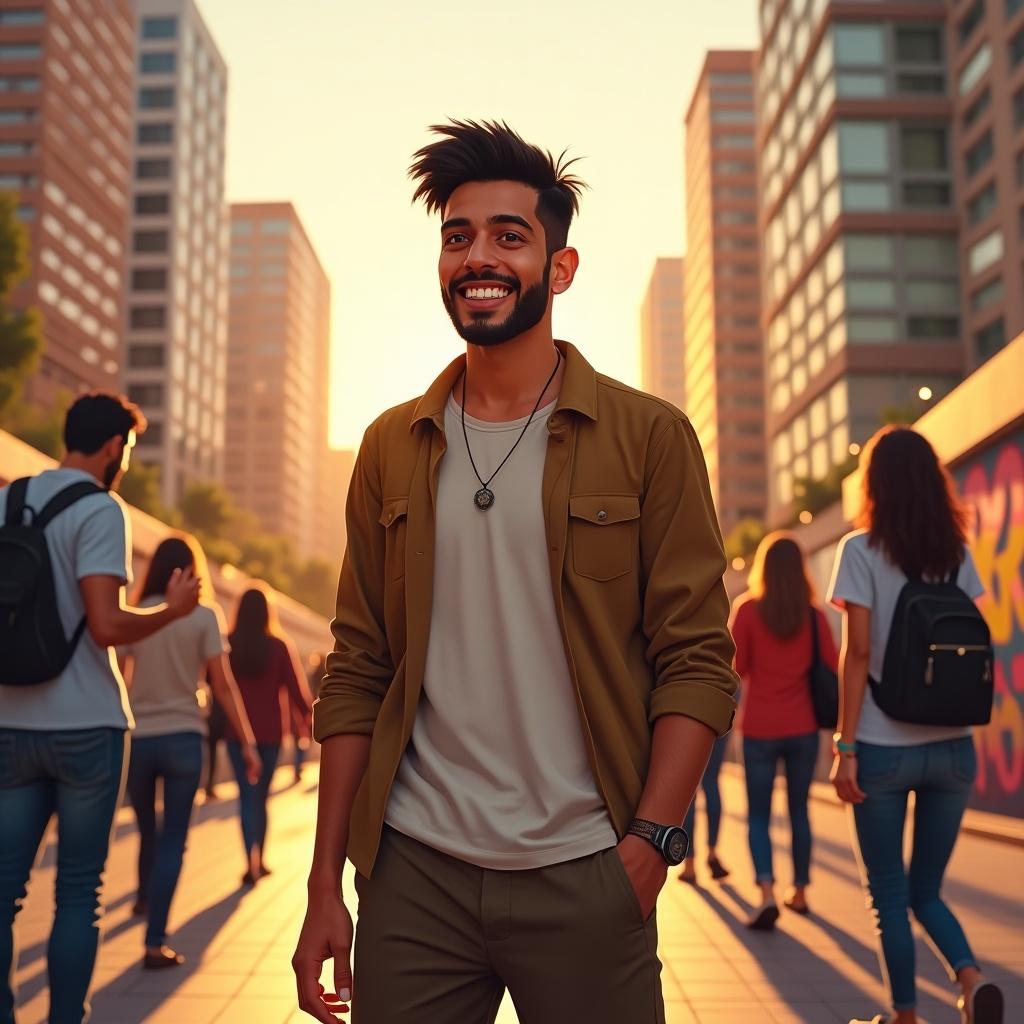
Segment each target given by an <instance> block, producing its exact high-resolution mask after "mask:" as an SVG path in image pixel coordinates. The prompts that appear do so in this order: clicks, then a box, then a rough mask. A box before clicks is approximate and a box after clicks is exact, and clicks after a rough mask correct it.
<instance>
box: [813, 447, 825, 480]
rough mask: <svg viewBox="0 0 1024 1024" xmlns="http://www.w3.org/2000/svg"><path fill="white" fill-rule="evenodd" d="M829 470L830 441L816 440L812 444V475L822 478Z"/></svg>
mask: <svg viewBox="0 0 1024 1024" xmlns="http://www.w3.org/2000/svg"><path fill="white" fill-rule="evenodd" d="M828 470H829V465H828V442H827V441H815V442H814V444H813V445H811V476H813V477H814V479H815V480H820V479H821V478H822V477H823V476H824V475H825V474H826V473H827V472H828Z"/></svg>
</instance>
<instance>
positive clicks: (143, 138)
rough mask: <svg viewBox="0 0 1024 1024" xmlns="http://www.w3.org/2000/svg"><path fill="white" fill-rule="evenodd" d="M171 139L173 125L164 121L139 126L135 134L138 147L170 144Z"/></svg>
mask: <svg viewBox="0 0 1024 1024" xmlns="http://www.w3.org/2000/svg"><path fill="white" fill-rule="evenodd" d="M173 137H174V125H173V124H170V123H168V122H164V121H159V122H154V123H150V124H140V125H139V126H138V128H137V129H136V132H135V138H136V139H137V141H138V143H139V145H140V146H146V145H156V144H159V143H165V142H170V141H172V139H173Z"/></svg>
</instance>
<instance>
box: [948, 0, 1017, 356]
mask: <svg viewBox="0 0 1024 1024" xmlns="http://www.w3.org/2000/svg"><path fill="white" fill-rule="evenodd" d="M947 6H948V8H949V11H950V16H949V24H948V32H947V35H946V40H947V48H948V51H949V66H950V79H951V81H950V86H951V89H950V92H951V94H952V96H953V103H954V117H953V150H954V153H955V154H956V157H955V160H954V163H953V167H954V171H955V178H956V185H957V195H958V199H959V203H958V205H959V210H960V224H961V230H962V237H961V246H960V274H961V280H962V282H963V287H962V308H963V323H964V329H963V336H964V340H965V343H966V348H967V352H966V360H967V368H968V369H969V370H970V369H974V368H975V367H977V366H979V365H980V364H981V363H983V362H984V361H985V360H986V359H988V358H990V357H991V356H992V355H994V354H995V353H996V352H997V351H999V349H1001V348H1002V347H1003V346H1004V345H1005V344H1006V342H1007V340H1008V339H1010V338H1014V337H1016V336H1017V335H1018V334H1019V333H1020V332H1021V331H1024V287H1022V285H1024V276H1022V271H1021V267H1022V263H1024V205H1022V203H1024V0H998V2H990V3H988V4H986V3H985V0H969V2H957V3H953V2H952V0H947Z"/></svg>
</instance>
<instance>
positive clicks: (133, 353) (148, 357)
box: [128, 345, 164, 437]
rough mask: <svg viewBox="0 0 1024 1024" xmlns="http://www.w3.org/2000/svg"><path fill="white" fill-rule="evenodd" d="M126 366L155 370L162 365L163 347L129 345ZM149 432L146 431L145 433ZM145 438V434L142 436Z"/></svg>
mask: <svg viewBox="0 0 1024 1024" xmlns="http://www.w3.org/2000/svg"><path fill="white" fill-rule="evenodd" d="M128 365H129V366H130V367H132V368H133V369H136V370H148V369H157V368H159V367H162V366H163V365H164V346H163V345H129V346H128ZM148 432H149V431H148V430H147V431H146V433H148ZM143 437H145V434H144V435H143Z"/></svg>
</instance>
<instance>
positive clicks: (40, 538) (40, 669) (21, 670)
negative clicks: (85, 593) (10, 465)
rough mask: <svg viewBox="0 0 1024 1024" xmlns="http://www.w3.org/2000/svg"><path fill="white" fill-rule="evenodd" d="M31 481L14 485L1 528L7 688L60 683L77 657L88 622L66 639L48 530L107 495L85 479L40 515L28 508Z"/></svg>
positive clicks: (0, 670) (0, 660) (0, 602)
mask: <svg viewBox="0 0 1024 1024" xmlns="http://www.w3.org/2000/svg"><path fill="white" fill-rule="evenodd" d="M28 481H29V478H28V477H23V478H22V479H20V480H15V481H14V483H12V484H11V486H10V488H9V489H8V491H7V514H6V516H5V517H4V522H3V523H2V524H0V684H3V685H5V686H31V685H33V684H35V683H46V682H49V681H50V680H51V679H56V678H57V676H59V675H60V674H61V672H63V671H64V669H65V668H66V667H67V664H68V662H69V661H70V660H71V656H72V655H73V654H74V653H75V648H76V647H77V646H78V641H79V640H80V639H81V638H82V633H83V632H84V630H85V618H84V616H83V618H82V621H81V622H79V624H78V627H77V628H76V629H75V632H74V634H73V635H72V636H71V637H70V638H68V637H66V636H65V635H64V627H63V625H62V624H61V621H60V613H59V611H58V609H57V590H56V586H55V585H54V580H53V564H52V563H51V561H50V548H49V545H48V544H47V542H46V536H45V535H44V533H43V530H44V529H45V527H46V526H47V525H48V524H49V523H50V522H52V521H53V519H54V518H55V517H56V516H58V515H60V513H61V512H63V511H64V510H65V509H67V508H70V507H71V506H72V505H74V503H75V502H76V501H79V500H81V499H82V498H85V497H88V496H89V495H90V494H104V493H106V492H105V491H104V490H103V488H102V487H100V486H99V484H94V483H91V482H90V481H88V480H82V481H80V482H79V483H73V484H70V485H69V486H67V487H65V488H64V489H63V490H61V491H58V492H57V494H55V495H54V496H53V497H52V498H51V499H50V500H49V501H48V502H47V503H46V505H45V506H44V507H43V509H42V510H41V511H36V509H34V508H33V507H32V506H31V505H27V504H26V503H25V494H26V492H27V490H28ZM26 513H28V519H29V521H28V522H27V523H26V522H25V519H26Z"/></svg>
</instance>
